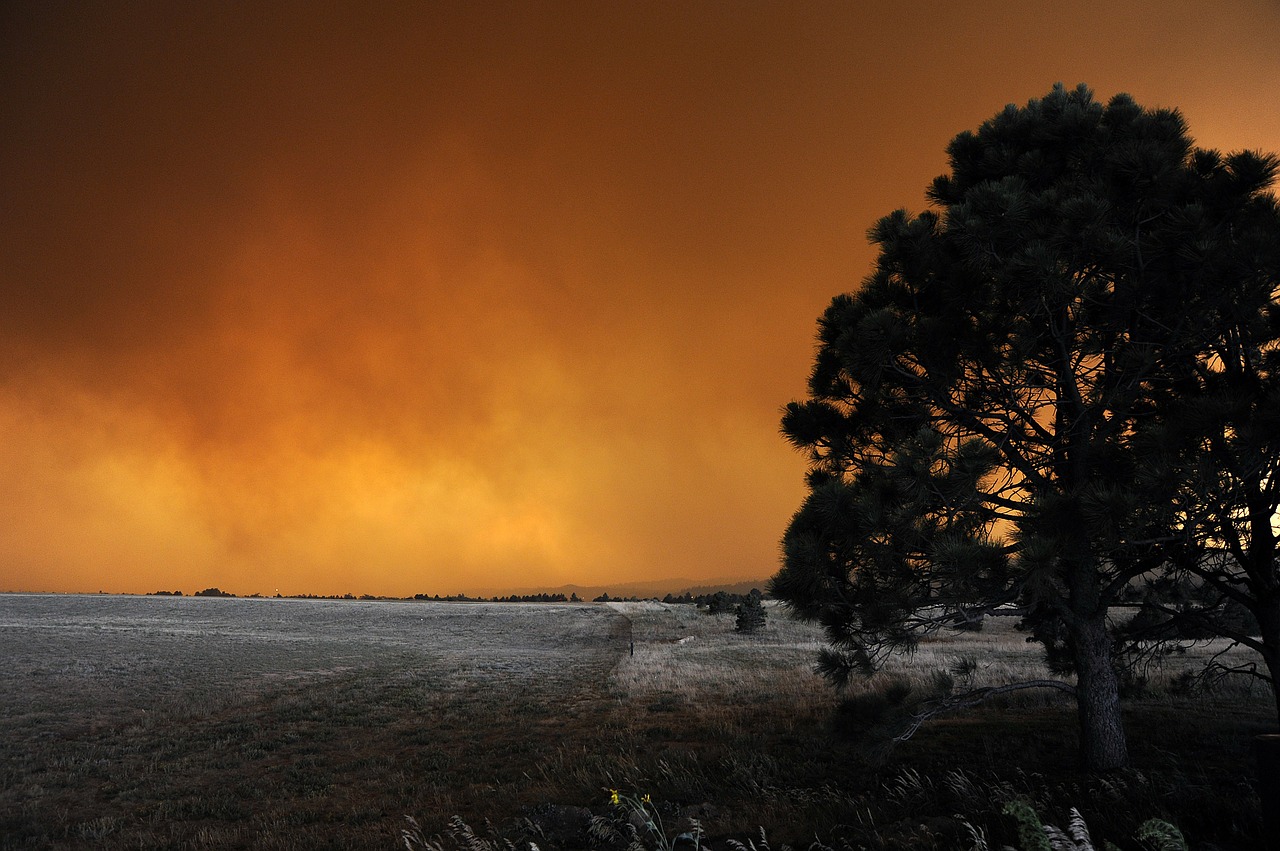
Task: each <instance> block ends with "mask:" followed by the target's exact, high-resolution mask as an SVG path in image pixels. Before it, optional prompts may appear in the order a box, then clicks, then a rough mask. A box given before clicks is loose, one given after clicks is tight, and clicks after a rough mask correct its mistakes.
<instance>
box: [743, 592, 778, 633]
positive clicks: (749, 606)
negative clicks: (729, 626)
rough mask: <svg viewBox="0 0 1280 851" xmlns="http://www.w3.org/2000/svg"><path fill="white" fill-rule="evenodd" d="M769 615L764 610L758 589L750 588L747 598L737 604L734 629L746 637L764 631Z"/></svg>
mask: <svg viewBox="0 0 1280 851" xmlns="http://www.w3.org/2000/svg"><path fill="white" fill-rule="evenodd" d="M768 618H769V615H768V613H767V612H766V611H765V610H764V602H763V601H762V600H761V595H760V589H758V588H752V589H751V593H749V594H748V595H747V598H746V599H745V600H743V601H742V602H741V603H739V604H738V617H737V620H736V623H735V626H734V629H735V630H737V631H738V632H743V633H746V634H748V635H750V634H752V633H756V632H759V631H760V630H762V629H764V626H765V622H766V621H767V620H768Z"/></svg>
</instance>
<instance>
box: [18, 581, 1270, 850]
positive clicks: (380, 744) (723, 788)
mask: <svg viewBox="0 0 1280 851" xmlns="http://www.w3.org/2000/svg"><path fill="white" fill-rule="evenodd" d="M633 644H634V655H632V654H631V647H632V645H633ZM819 646H820V638H819V636H818V634H817V632H816V631H815V629H814V628H813V627H812V626H810V625H806V624H801V623H797V622H795V621H792V620H790V619H788V618H786V617H785V616H784V615H783V613H782V612H781V611H780V610H777V609H771V616H770V620H769V626H768V628H767V629H766V630H765V632H764V633H762V634H760V635H757V636H742V635H738V634H736V633H734V632H733V619H732V617H731V616H727V615H724V616H711V615H707V614H704V613H700V612H698V611H697V610H695V609H694V608H692V607H689V606H664V605H662V604H657V603H614V604H607V605H606V604H588V605H568V604H545V605H540V604H444V603H429V602H358V601H291V600H221V599H190V598H180V599H174V598H119V597H57V596H36V595H9V596H0V647H3V660H4V665H3V666H2V667H0V836H2V837H3V839H0V848H6V849H7V848H67V847H71V848H75V847H85V848H88V847H94V848H299V849H301V848H392V847H396V846H397V845H398V844H399V835H400V831H401V829H402V827H403V826H404V824H405V821H404V817H405V816H406V815H413V816H415V817H416V818H417V819H418V821H419V822H420V823H421V825H422V827H423V829H424V831H425V832H426V833H427V834H428V835H430V834H433V833H435V832H437V831H442V830H444V828H445V827H446V825H447V823H448V820H449V819H450V817H451V816H453V815H455V814H456V815H460V816H462V817H463V818H464V819H465V820H466V821H467V822H468V823H470V824H471V825H473V826H475V827H477V829H483V830H488V829H489V828H482V827H481V826H483V825H485V824H486V823H489V824H491V825H492V830H493V831H494V832H495V833H496V834H501V835H502V836H504V837H509V838H511V839H513V840H517V841H519V840H522V839H526V838H531V839H533V840H534V841H536V842H538V844H539V845H540V847H542V848H543V849H549V848H552V847H560V846H572V845H574V843H575V842H578V843H580V842H581V841H582V838H583V834H582V828H583V826H584V824H585V820H586V819H587V818H588V817H589V816H590V815H591V814H592V813H594V814H596V815H600V816H605V817H610V816H611V814H612V811H611V809H610V807H609V806H608V805H607V803H606V802H607V798H608V792H607V790H609V789H619V790H621V791H623V792H624V793H635V794H637V795H639V794H648V795H650V796H651V797H652V799H653V801H654V802H655V806H656V807H657V808H658V809H659V811H660V812H661V813H662V814H663V816H664V821H665V823H666V824H667V825H668V827H669V828H670V829H671V830H672V831H674V830H676V829H679V828H680V827H681V826H685V827H687V826H688V824H689V822H688V819H689V818H697V819H698V820H699V821H700V822H701V823H702V825H703V827H704V828H705V829H706V831H707V832H708V836H709V837H727V836H736V837H738V838H744V837H746V836H757V837H758V833H757V831H758V828H759V827H764V828H765V830H766V831H767V832H768V834H769V837H770V840H771V841H772V842H773V844H774V846H775V847H780V846H781V844H782V843H783V842H790V843H793V844H796V845H799V846H800V847H804V846H807V845H808V844H809V842H811V841H813V839H814V838H815V836H816V837H819V838H821V839H822V840H823V841H824V842H826V843H828V844H830V845H833V846H835V847H840V844H841V843H846V844H847V845H848V846H849V847H852V848H858V847H867V848H930V847H935V848H952V847H954V848H967V847H969V845H971V837H970V835H969V834H968V833H967V832H966V831H965V829H964V828H963V827H962V825H961V824H960V822H959V821H957V820H956V819H954V818H952V816H953V815H954V814H963V815H964V816H966V818H967V819H968V820H969V821H970V822H972V823H973V824H974V825H976V826H979V827H981V828H983V829H985V830H986V831H987V835H988V839H989V840H991V841H992V844H993V846H994V847H998V844H999V843H1000V842H1012V839H1013V835H1012V832H1011V826H1010V825H1009V824H1007V823H1006V822H1005V820H1004V817H1003V816H1002V815H1001V814H1000V809H1001V807H1002V806H1003V804H1004V803H1005V802H1006V801H1007V800H1009V799H1011V798H1014V797H1023V798H1027V799H1029V800H1031V801H1032V802H1033V803H1034V804H1035V805H1036V807H1037V808H1038V809H1039V810H1040V811H1041V812H1042V813H1043V814H1044V815H1045V816H1046V818H1047V820H1051V821H1057V822H1058V823H1063V822H1065V821H1066V817H1067V811H1068V808H1070V807H1073V806H1074V807H1078V808H1079V809H1080V810H1081V812H1082V813H1083V814H1084V816H1085V818H1086V820H1087V821H1088V822H1089V824H1090V827H1091V828H1092V829H1093V831H1094V836H1095V838H1097V839H1099V840H1101V839H1103V838H1109V839H1112V840H1113V841H1116V842H1119V843H1121V845H1122V847H1137V846H1133V845H1129V846H1125V841H1126V839H1127V837H1130V836H1132V834H1133V833H1134V831H1135V830H1136V828H1137V825H1138V824H1139V823H1140V822H1142V821H1143V820H1145V819H1147V818H1150V817H1161V818H1165V819H1168V820H1170V821H1173V822H1175V823H1177V824H1178V825H1179V826H1180V827H1181V828H1182V829H1183V830H1184V832H1186V833H1187V834H1188V836H1189V837H1190V838H1191V839H1192V840H1193V843H1199V845H1200V847H1205V848H1208V847H1216V848H1220V849H1230V848H1241V849H1244V848H1252V847H1259V845H1260V842H1261V827H1260V824H1259V815H1258V807H1259V805H1258V800H1257V796H1256V793H1255V792H1254V790H1253V784H1252V762H1251V758H1250V755H1249V750H1248V748H1249V740H1250V738H1251V736H1252V735H1253V734H1255V733H1258V732H1265V731H1268V730H1269V729H1270V727H1271V726H1272V725H1273V724H1274V718H1273V717H1272V715H1271V710H1270V704H1269V701H1268V700H1267V698H1266V696H1265V695H1264V694H1263V693H1262V692H1261V691H1258V690H1255V691H1253V692H1250V691H1249V690H1248V688H1247V687H1245V686H1244V685H1242V684H1238V683H1236V684H1228V685H1225V686H1222V687H1219V689H1218V690H1217V691H1215V692H1213V693H1210V694H1196V695H1185V694H1181V693H1179V692H1178V691H1177V689H1176V688H1173V685H1174V684H1175V683H1176V675H1177V673H1178V672H1179V671H1180V670H1183V669H1185V668H1186V667H1189V666H1190V665H1191V664H1193V661H1194V660H1192V659H1189V658H1188V656H1178V657H1176V658H1174V657H1171V658H1169V659H1166V660H1164V663H1163V665H1162V666H1160V667H1157V668H1153V669H1152V670H1151V671H1149V672H1148V679H1147V680H1146V682H1145V683H1143V684H1141V687H1140V688H1136V689H1135V694H1134V695H1133V696H1131V697H1130V699H1129V701H1128V704H1127V705H1128V709H1127V714H1126V717H1127V720H1128V726H1129V731H1130V736H1131V748H1132V750H1133V754H1134V762H1135V768H1134V769H1133V770H1132V771H1128V772H1124V773H1120V774H1116V775H1112V776H1110V777H1106V778H1095V777H1090V776H1088V775H1085V774H1082V773H1080V772H1078V771H1077V770H1076V767H1075V764H1076V763H1075V745H1076V741H1075V725H1074V711H1073V708H1072V706H1071V704H1070V703H1069V702H1067V701H1066V700H1064V699H1063V697H1061V696H1060V695H1057V694H1056V693H1039V692H1037V693H1017V694H1013V695H1006V696H1002V697H1001V698H998V699H996V700H995V701H993V702H991V703H989V704H987V705H984V706H983V707H981V708H979V709H977V710H970V711H968V712H966V713H964V714H963V715H957V716H952V717H947V718H943V719H939V720H935V721H933V722H930V723H929V724H927V725H926V726H925V727H923V728H922V729H921V730H920V731H919V732H918V733H917V734H916V735H915V736H914V737H913V738H912V739H910V740H909V741H907V742H905V743H902V744H900V745H898V746H897V747H895V748H893V749H892V750H887V751H886V750H885V749H884V748H883V737H881V736H879V735H878V733H877V730H879V729H880V728H884V727H886V726H887V722H888V721H889V720H891V719H893V718H894V717H895V711H896V706H895V701H896V700H899V699H900V698H902V697H903V695H904V694H909V693H910V692H912V691H914V692H916V693H921V692H923V691H925V690H927V689H929V688H930V687H931V686H932V684H933V682H934V679H935V677H936V676H937V674H936V672H937V671H939V670H945V669H947V668H950V667H952V666H953V665H954V664H955V661H956V659H958V658H960V657H968V658H970V659H972V660H974V661H975V662H976V663H977V665H978V671H977V675H976V676H977V677H978V678H980V679H981V680H982V681H984V682H988V681H1000V680H1002V679H1006V678H1010V677H1016V676H1023V675H1026V674H1028V673H1035V672H1036V671H1037V668H1038V665H1039V662H1038V658H1039V657H1038V655H1037V653H1036V650H1035V648H1034V646H1031V645H1027V644H1026V643H1025V641H1024V640H1023V636H1022V634H1020V633H1017V632H1016V631H1014V629H1013V627H1012V622H1011V619H997V620H992V621H989V624H988V626H987V628H986V629H984V630H983V631H982V632H980V633H956V634H950V635H947V636H941V637H939V638H938V639H937V640H934V641H930V642H927V643H926V644H925V645H923V646H922V647H921V648H920V650H919V652H917V653H916V655H915V656H914V657H913V658H911V659H909V660H903V661H902V662H900V663H898V664H896V665H895V666H893V668H891V669H890V670H889V671H886V673H885V676H884V677H883V678H880V680H879V682H876V681H872V682H871V683H868V684H860V685H857V686H855V687H853V688H852V689H850V691H849V692H846V694H845V695H843V696H841V695H838V694H836V693H834V692H833V691H832V690H830V689H829V688H828V687H827V686H826V685H825V684H824V683H823V682H822V681H821V680H820V679H818V678H817V677H815V676H814V675H813V674H812V673H811V670H810V669H811V666H812V661H813V655H814V653H815V652H816V650H817V649H818V647H819ZM1211 650H1212V648H1207V649H1206V648H1202V649H1200V650H1198V651H1194V652H1193V653H1192V654H1189V655H1191V656H1195V655H1197V654H1203V653H1205V652H1210V651H1211ZM842 700H844V703H843V706H842V708H838V707H840V706H841V701H842ZM908 700H909V699H908ZM1206 843H1211V844H1212V845H1210V844H1206ZM446 844H447V840H446Z"/></svg>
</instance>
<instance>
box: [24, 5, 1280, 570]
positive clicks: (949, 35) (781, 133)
mask: <svg viewBox="0 0 1280 851" xmlns="http://www.w3.org/2000/svg"><path fill="white" fill-rule="evenodd" d="M998 5H999V6H1000V7H1002V8H999V9H997V8H996V7H989V9H988V10H987V11H986V12H985V13H984V14H981V15H978V14H975V13H973V12H971V11H967V10H959V9H955V8H952V7H939V8H936V9H931V10H921V9H907V10H905V11H904V10H902V9H900V8H899V6H898V5H897V4H889V3H883V4H877V3H859V4H845V3H839V4H830V5H822V4H806V5H804V6H796V5H794V4H777V5H747V6H744V5H741V4H729V3H725V4H719V3H706V4H671V5H665V4H638V5H619V4H596V3H589V4H581V5H577V4H548V5H538V4H513V5H511V6H510V7H502V6H496V5H483V6H479V7H477V6H474V5H472V4H463V3H457V4H453V3H446V4H439V3H433V4H419V3H405V4H386V5H384V6H379V8H378V10H377V11H376V12H369V11H367V10H366V8H365V7H364V6H362V5H360V4H351V5H349V6H347V7H345V8H344V7H342V6H341V5H340V4H336V5H335V4H331V5H328V6H327V7H326V8H325V9H324V10H320V9H317V8H316V7H315V6H314V5H313V4H289V3H282V4H266V5H263V4H246V5H245V6H244V7H242V8H236V7H234V6H232V5H229V4H228V5H223V4H216V5H210V6H208V7H207V8H194V7H179V8H175V7H173V6H172V5H170V4H156V5H155V6H153V7H147V6H146V5H145V4H128V5H127V7H121V6H116V5H111V4H103V5H94V4H85V5H71V4H59V5H56V6H52V7H49V6H47V5H46V4H40V3H30V4H22V3H18V4H8V5H7V7H6V9H5V11H4V12H3V13H0V16H2V17H0V38H2V42H0V43H2V45H3V54H2V64H0V73H2V75H3V76H2V77H0V121H2V122H3V131H4V132H3V133H0V197H2V198H3V207H2V208H0V209H2V211H0V299H2V301H0V304H2V305H3V308H2V309H0V489H3V490H2V492H3V493H4V494H5V498H4V499H3V500H2V501H0V590H76V591H97V590H99V589H102V590H108V591H134V592H141V591H149V590H156V589H160V588H182V589H185V590H187V591H188V592H189V591H191V590H195V589H197V588H199V587H207V586H209V585H218V586H220V587H223V588H225V589H228V590H231V591H235V592H237V593H254V592H257V593H273V592H274V591H275V590H276V589H280V590H281V591H282V592H285V593H318V594H331V593H345V592H353V593H374V594H397V595H404V594H412V593H417V592H426V593H441V594H446V593H456V592H458V591H471V592H477V591H482V590H500V589H512V588H537V587H553V586H556V585H560V584H564V583H571V582H572V583H582V584H586V583H592V584H606V583H609V582H625V581H632V580H639V579H647V578H660V577H685V578H689V579H693V580H699V579H707V578H719V577H765V576H767V575H769V574H770V573H772V572H773V570H774V569H775V563H776V554H777V541H778V539H779V537H780V535H781V533H782V530H783V528H784V527H785V525H786V521H787V518H788V517H789V516H790V514H791V512H792V511H793V510H794V509H795V508H796V507H797V506H798V505H799V502H800V499H801V496H802V490H803V487H802V481H801V475H802V470H803V462H802V460H801V459H800V458H798V457H796V456H795V455H794V454H793V453H792V452H791V450H789V449H788V448H787V447H786V445H785V444H784V442H783V441H782V439H781V438H780V437H779V436H778V431H777V418H778V411H779V408H780V407H781V405H783V404H784V403H785V402H787V401H789V400H790V399H793V398H797V397H799V396H801V395H803V392H804V381H805V378H806V375H807V371H808V369H809V360H810V358H811V356H812V337H813V329H814V320H815V319H816V317H817V316H818V314H819V313H820V312H821V310H822V309H823V307H824V306H825V305H826V303H827V301H828V300H829V298H830V297H831V296H832V295H833V294H835V293H836V292H839V291H841V290H845V289H850V288H852V287H855V286H857V284H858V282H859V280H860V279H861V277H862V276H863V275H864V274H865V273H866V272H867V270H868V269H867V266H868V263H869V262H870V259H871V253H870V251H869V250H868V248H867V247H866V243H865V236H864V234H865V231H866V229H867V227H868V226H870V225H871V224H872V223H873V222H874V220H875V219H876V218H877V217H878V216H880V215H883V214H885V213H888V212H889V211H891V210H892V209H894V208H896V207H900V206H907V207H912V208H916V209H918V208H919V207H920V206H921V205H922V204H923V203H924V197H923V190H924V188H925V186H926V185H927V183H928V181H929V180H930V179H931V178H932V177H933V176H934V175H936V174H939V173H941V172H942V171H943V170H944V169H945V159H944V155H943V150H944V148H945V145H946V143H947V141H948V140H949V139H950V137H951V136H952V135H954V134H955V133H956V132H958V131H960V130H962V129H965V128H967V127H972V126H975V125H976V124H977V123H978V122H980V121H981V120H983V119H984V118H986V117H988V116H989V115H990V114H992V113H993V112H995V111H996V110H997V109H999V108H1000V106H1001V105H1003V104H1004V103H1006V102H1009V101H1019V102H1022V101H1025V100H1026V99H1027V98H1030V97H1034V96H1037V95H1040V94H1043V93H1044V92H1045V91H1047V90H1048V89H1049V87H1050V86H1051V85H1052V83H1053V82H1055V81H1057V80H1062V81H1064V82H1065V83H1067V84H1068V85H1074V84H1075V83H1076V82H1080V81H1083V82H1086V83H1089V84H1090V85H1093V86H1094V87H1095V88H1096V89H1097V91H1098V93H1099V95H1100V96H1101V97H1103V98H1105V97H1108V96H1110V94H1112V93H1114V92H1115V91H1118V90H1128V91H1131V92H1132V93H1133V94H1134V95H1135V97H1137V98H1138V100H1139V101H1140V102H1142V103H1144V104H1147V105H1152V106H1154V105H1171V106H1178V107H1180V108H1182V109H1183V111H1184V113H1185V114H1186V116H1187V118H1188V121H1189V122H1190V125H1191V129H1192V133H1193V134H1194V135H1195V136H1196V137H1197V139H1198V140H1199V141H1200V142H1201V143H1202V144H1207V145H1214V146H1219V147H1225V148H1241V147H1250V148H1263V149H1268V150H1277V149H1280V114H1278V113H1277V112H1276V110H1275V109H1274V108H1273V107H1274V103H1275V100H1274V93H1275V91H1277V90H1280V59H1278V58H1277V55H1276V54H1275V51H1274V48H1273V47H1272V45H1273V44H1274V43H1275V42H1274V39H1273V38H1272V36H1274V35H1276V34H1277V32H1276V26H1277V22H1278V20H1280V12H1278V11H1277V7H1276V6H1275V5H1274V4H1270V3H1262V2H1238V3H1231V4H1226V5H1221V6H1219V7H1218V8H1217V9H1216V10H1215V17H1214V20H1213V22H1212V26H1210V27H1206V26H1204V25H1203V22H1202V21H1201V20H1200V17H1199V16H1197V15H1191V14H1189V13H1186V14H1184V13H1182V12H1180V11H1177V10H1170V9H1169V8H1168V7H1167V4H1139V3H1129V4H1121V5H1120V6H1116V4H1097V5H1096V7H1094V6H1090V7H1081V8H1078V9H1075V10H1072V11H1071V12H1070V13H1068V12H1067V11H1065V10H1058V9H1054V10H1050V9H1048V8H1047V7H1045V8H1043V9H1042V8H1041V7H1028V6H1026V5H1025V4H1014V3H1007V4H1004V3H1002V4H998ZM1003 7H1007V8H1003Z"/></svg>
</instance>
